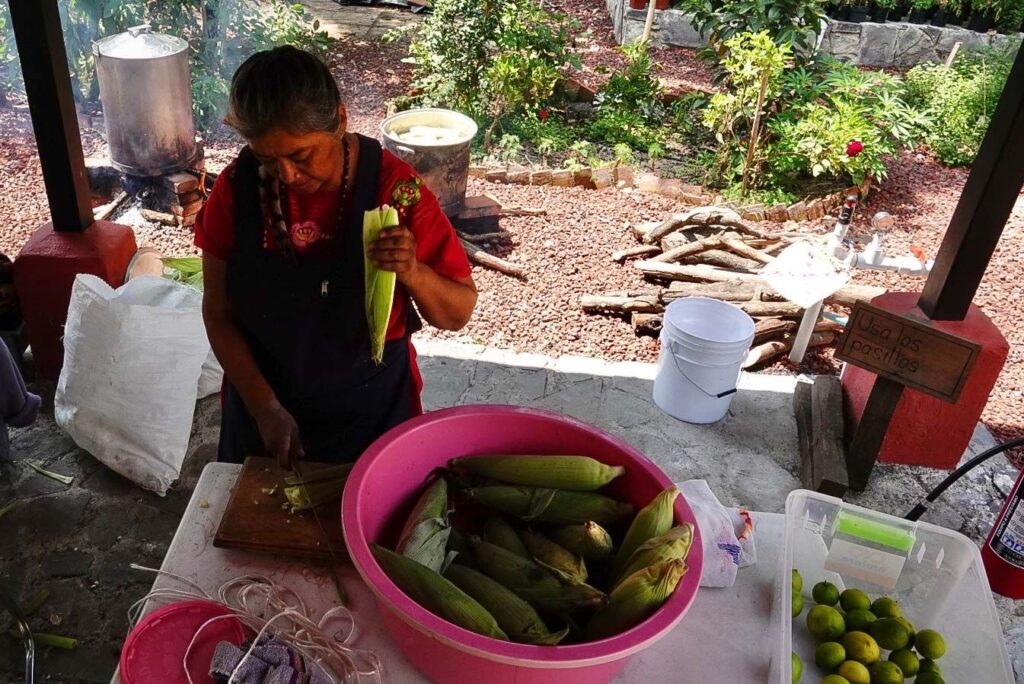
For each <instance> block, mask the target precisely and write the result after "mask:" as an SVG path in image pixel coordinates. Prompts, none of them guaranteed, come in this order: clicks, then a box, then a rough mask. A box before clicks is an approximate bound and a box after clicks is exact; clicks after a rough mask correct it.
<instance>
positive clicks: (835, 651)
mask: <svg viewBox="0 0 1024 684" xmlns="http://www.w3.org/2000/svg"><path fill="white" fill-rule="evenodd" d="M844 660H846V649H845V648H843V645H842V644H841V643H839V642H838V641H826V642H825V643H823V644H818V648H816V649H814V664H815V665H817V666H818V667H820V668H821V669H822V670H824V671H825V672H835V671H836V668H837V667H839V666H840V665H842V664H843V661H844Z"/></svg>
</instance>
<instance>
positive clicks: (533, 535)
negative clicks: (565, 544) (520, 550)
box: [519, 530, 587, 582]
mask: <svg viewBox="0 0 1024 684" xmlns="http://www.w3.org/2000/svg"><path fill="white" fill-rule="evenodd" d="M519 536H520V537H521V538H522V540H523V544H524V545H525V546H526V550H527V551H529V552H530V556H532V557H533V560H535V561H537V562H538V563H540V564H541V565H543V566H544V567H546V568H548V569H549V570H551V571H553V572H555V573H556V574H561V575H564V576H565V577H566V578H567V579H569V580H572V581H574V582H586V581H587V565H586V563H584V562H583V558H581V557H580V556H576V555H574V554H573V553H571V552H569V551H567V550H565V549H563V548H562V547H561V546H559V545H558V544H556V543H555V542H553V541H551V540H550V539H548V538H547V537H545V536H544V535H543V534H540V533H539V532H534V531H533V530H522V531H520V532H519Z"/></svg>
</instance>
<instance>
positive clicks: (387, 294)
mask: <svg viewBox="0 0 1024 684" xmlns="http://www.w3.org/2000/svg"><path fill="white" fill-rule="evenodd" d="M397 225H398V211H397V210H396V209H395V208H394V207H390V206H388V205H386V204H385V205H384V206H382V207H380V208H378V209H371V210H370V211H367V212H364V213H363V269H364V285H365V289H366V322H367V324H368V325H369V327H370V355H371V356H372V357H373V360H374V362H375V363H377V364H380V363H381V362H382V361H383V360H384V336H385V335H386V334H387V328H388V321H389V320H390V319H391V306H392V304H393V303H394V301H395V283H396V281H397V275H396V274H395V273H394V272H393V271H384V270H381V269H379V268H377V266H376V264H374V263H373V262H372V261H370V259H369V258H367V257H366V250H368V249H369V247H370V245H372V244H373V243H374V242H376V241H377V238H378V237H379V236H380V231H381V230H382V229H384V228H391V227H393V226H397Z"/></svg>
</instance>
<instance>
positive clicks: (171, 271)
mask: <svg viewBox="0 0 1024 684" xmlns="http://www.w3.org/2000/svg"><path fill="white" fill-rule="evenodd" d="M160 261H161V262H162V263H163V266H164V278H167V279H168V280H173V281H174V282H176V283H183V284H185V285H188V286H190V287H194V288H195V289H197V290H200V291H202V289H203V260H202V258H201V257H165V258H163V259H161V260H160Z"/></svg>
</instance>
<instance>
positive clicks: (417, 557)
mask: <svg viewBox="0 0 1024 684" xmlns="http://www.w3.org/2000/svg"><path fill="white" fill-rule="evenodd" d="M450 534H451V525H449V524H448V483H447V482H446V481H445V479H444V478H437V479H436V480H434V481H433V482H432V483H431V484H430V485H429V486H427V488H426V490H425V491H424V492H423V494H421V495H420V498H419V500H418V501H417V502H416V505H415V506H414V507H413V509H412V513H410V514H409V517H408V518H407V519H406V521H405V527H404V528H402V533H401V534H400V535H399V536H398V546H397V547H395V550H396V551H397V552H398V553H400V554H401V555H403V556H405V557H406V558H411V559H413V560H414V561H416V562H418V563H422V564H423V565H425V566H427V567H428V568H430V569H431V570H433V571H434V572H441V567H442V565H444V562H445V555H446V550H447V546H448V537H449V535H450Z"/></svg>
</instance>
